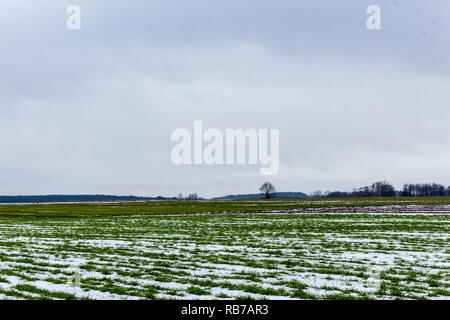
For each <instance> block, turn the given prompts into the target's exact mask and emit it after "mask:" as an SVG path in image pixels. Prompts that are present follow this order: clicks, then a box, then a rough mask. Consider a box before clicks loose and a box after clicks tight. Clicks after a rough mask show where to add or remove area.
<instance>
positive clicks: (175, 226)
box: [0, 199, 450, 299]
mask: <svg viewBox="0 0 450 320" xmlns="http://www.w3.org/2000/svg"><path fill="white" fill-rule="evenodd" d="M449 237H450V201H449V199H413V200H411V199H410V200H403V199H402V200H395V199H391V200H389V199H381V200H373V199H372V200H371V199H362V200H326V201H324V200H322V201H321V200H318V201H311V200H295V201H294V200H291V201H290V200H283V201H280V200H277V201H204V202H187V201H185V202H143V203H105V204H64V205H61V204H53V205H44V204H39V205H5V206H0V299H449V298H450V245H449Z"/></svg>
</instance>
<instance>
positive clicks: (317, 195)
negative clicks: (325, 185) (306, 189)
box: [309, 190, 324, 198]
mask: <svg viewBox="0 0 450 320" xmlns="http://www.w3.org/2000/svg"><path fill="white" fill-rule="evenodd" d="M309 196H310V197H311V198H322V197H324V194H323V193H322V191H320V190H316V191H313V192H311V193H310V195H309Z"/></svg>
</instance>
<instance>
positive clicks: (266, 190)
mask: <svg viewBox="0 0 450 320" xmlns="http://www.w3.org/2000/svg"><path fill="white" fill-rule="evenodd" d="M259 191H261V193H262V194H264V199H272V198H273V196H274V195H275V193H276V192H277V190H276V189H275V187H274V186H273V184H271V183H270V182H266V183H264V184H263V185H262V186H261V187H260V188H259Z"/></svg>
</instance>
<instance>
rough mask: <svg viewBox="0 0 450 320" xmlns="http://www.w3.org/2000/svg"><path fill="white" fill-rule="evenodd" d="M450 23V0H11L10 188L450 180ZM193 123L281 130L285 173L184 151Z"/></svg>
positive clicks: (330, 186) (165, 190)
mask: <svg viewBox="0 0 450 320" xmlns="http://www.w3.org/2000/svg"><path fill="white" fill-rule="evenodd" d="M71 4H76V5H79V6H80V8H81V30H68V29H67V28H66V20H67V18H68V14H67V13H66V9H67V7H68V6H69V5H71ZM371 4H376V5H379V6H380V8H381V23H382V29H381V30H375V31H370V30H368V29H367V28H366V19H367V14H366V9H367V7H368V6H369V5H371ZM449 31H450V2H449V1H448V0H432V1H422V0H408V1H406V0H389V1H388V0H384V1H383V0H379V1H375V0H372V1H364V0H345V1H344V0H342V1H334V0H328V1H320V0H303V1H301V0H292V1H288V0H276V1H275V0H271V1H268V0H190V1H184V0H148V1H142V0H127V1H123V0H117V1H116V0H104V1H103V0H95V1H92V0H71V1H65V0H58V1H56V0H33V1H29V0H2V1H1V2H0V43H1V47H0V48H1V50H0V194H48V193H58V194H62V193H64V194H65V193H71V194H86V193H106V194H122V195H127V194H135V195H148V196H156V195H165V196H174V195H177V194H178V193H190V192H197V193H198V194H199V195H201V196H204V197H210V196H217V195H224V194H236V193H254V192H257V191H258V187H259V185H260V184H262V183H263V182H265V180H269V181H271V182H273V184H274V185H275V186H276V187H277V189H278V190H279V191H303V192H307V193H309V192H311V191H313V190H316V189H319V190H322V191H326V190H330V191H332V190H337V189H340V190H351V189H352V188H353V187H358V186H363V185H368V184H371V183H372V182H374V181H375V180H388V181H390V182H392V183H393V184H394V185H395V186H396V187H397V188H400V187H401V186H402V184H403V183H404V182H428V181H436V182H441V183H444V184H447V185H448V184H450V166H449V160H450V130H449V119H450V36H449ZM194 120H201V121H203V125H204V127H205V128H217V129H220V130H223V131H225V129H227V128H229V129H233V128H243V129H248V128H265V129H280V170H279V173H278V174H277V175H275V176H271V177H264V176H261V175H260V171H259V166H251V165H245V166H217V165H216V166H175V165H174V164H172V162H171V158H170V152H171V149H172V147H173V146H174V145H175V143H174V142H172V141H170V136H171V133H172V132H173V131H174V130H175V129H177V128H186V129H189V130H191V131H192V130H193V122H194Z"/></svg>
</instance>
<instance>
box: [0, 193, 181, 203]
mask: <svg viewBox="0 0 450 320" xmlns="http://www.w3.org/2000/svg"><path fill="white" fill-rule="evenodd" d="M175 199H176V198H175V197H174V198H165V197H136V196H111V195H103V194H95V195H45V196H44V195H43V196H0V203H41V202H45V203H47V202H49V203H52V202H95V201H149V200H175Z"/></svg>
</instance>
